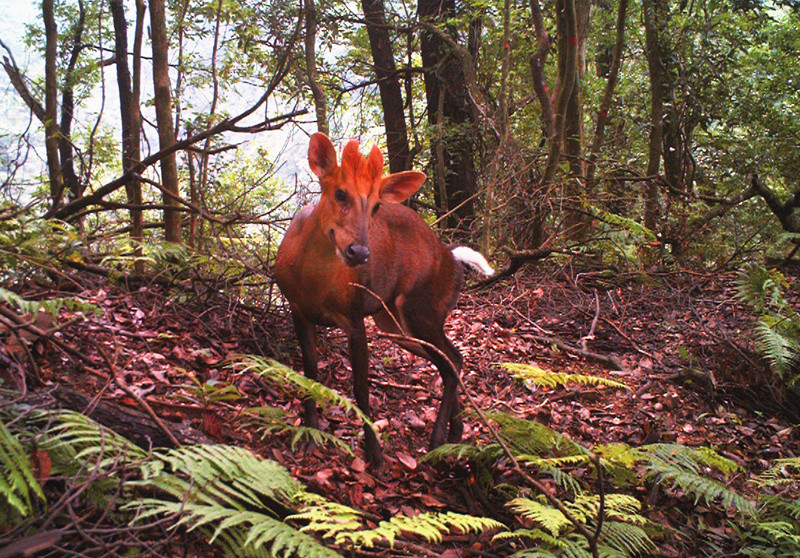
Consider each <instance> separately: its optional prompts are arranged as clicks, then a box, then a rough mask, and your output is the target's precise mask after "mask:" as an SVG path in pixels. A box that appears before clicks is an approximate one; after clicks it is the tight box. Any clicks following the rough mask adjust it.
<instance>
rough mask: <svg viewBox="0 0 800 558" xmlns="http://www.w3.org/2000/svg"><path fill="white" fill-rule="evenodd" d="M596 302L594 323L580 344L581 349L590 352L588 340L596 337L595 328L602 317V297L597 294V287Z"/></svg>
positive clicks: (595, 290) (595, 291)
mask: <svg viewBox="0 0 800 558" xmlns="http://www.w3.org/2000/svg"><path fill="white" fill-rule="evenodd" d="M594 304H595V312H594V319H592V325H591V326H590V327H589V333H587V334H586V335H584V336H583V337H581V339H580V344H581V349H583V351H584V352H589V349H588V347H587V346H586V345H587V343H586V342H587V341H588V340H590V339H594V330H595V328H596V327H597V319H598V318H599V317H600V299H599V298H598V296H597V289H594Z"/></svg>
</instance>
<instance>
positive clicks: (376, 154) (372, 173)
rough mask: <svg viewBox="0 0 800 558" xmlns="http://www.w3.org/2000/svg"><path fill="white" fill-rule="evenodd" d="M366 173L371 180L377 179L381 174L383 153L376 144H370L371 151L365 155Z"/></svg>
mask: <svg viewBox="0 0 800 558" xmlns="http://www.w3.org/2000/svg"><path fill="white" fill-rule="evenodd" d="M367 174H368V175H369V179H370V181H372V182H375V181H376V180H378V179H379V178H380V177H381V175H382V174H383V153H381V150H380V149H379V148H378V146H377V145H373V146H372V151H370V152H369V157H367Z"/></svg>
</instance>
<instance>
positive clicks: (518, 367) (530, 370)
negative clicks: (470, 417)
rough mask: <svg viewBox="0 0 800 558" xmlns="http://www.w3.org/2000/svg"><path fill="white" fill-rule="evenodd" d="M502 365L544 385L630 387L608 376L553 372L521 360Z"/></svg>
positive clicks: (523, 377)
mask: <svg viewBox="0 0 800 558" xmlns="http://www.w3.org/2000/svg"><path fill="white" fill-rule="evenodd" d="M500 366H502V367H503V368H505V369H506V370H508V371H509V372H511V373H512V374H513V376H514V377H515V378H517V379H520V380H523V381H526V382H532V383H534V384H537V385H540V386H543V387H549V388H554V387H558V386H563V385H567V384H569V383H576V384H580V385H586V386H603V387H612V388H618V389H628V386H626V385H625V384H623V383H621V382H616V381H614V380H609V379H608V378H601V377H599V376H587V375H584V374H566V373H564V372H552V371H550V370H545V369H544V368H540V367H538V366H534V365H532V364H523V363H519V362H503V363H500Z"/></svg>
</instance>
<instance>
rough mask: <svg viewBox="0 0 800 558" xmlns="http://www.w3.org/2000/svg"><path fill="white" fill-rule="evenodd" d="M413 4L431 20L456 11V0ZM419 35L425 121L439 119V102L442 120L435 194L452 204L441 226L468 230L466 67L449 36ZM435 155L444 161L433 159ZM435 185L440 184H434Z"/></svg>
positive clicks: (470, 145)
mask: <svg viewBox="0 0 800 558" xmlns="http://www.w3.org/2000/svg"><path fill="white" fill-rule="evenodd" d="M417 9H418V12H419V17H420V20H421V21H422V22H423V23H430V24H433V25H437V24H440V23H441V22H442V21H444V20H446V19H448V18H451V17H454V16H455V15H456V5H455V0H420V1H419V3H418V5H417ZM420 39H421V51H422V64H423V66H424V67H425V73H424V79H425V97H426V100H427V106H428V122H429V123H430V124H431V126H432V127H435V126H436V125H437V122H439V118H440V115H439V107H440V106H441V112H442V114H441V116H442V118H443V122H444V126H443V128H444V133H443V135H442V136H440V137H437V138H435V139H434V140H433V145H432V146H431V158H432V159H433V161H432V163H433V166H434V168H436V167H437V166H438V167H439V168H444V170H445V173H444V182H445V184H444V191H445V192H446V193H447V200H441V199H437V203H438V204H439V206H440V207H448V208H452V209H450V213H449V215H448V217H447V218H446V219H445V226H446V227H448V228H453V229H458V230H460V231H461V232H462V233H466V232H467V231H469V228H470V224H471V222H472V221H473V219H474V216H475V206H474V203H473V198H474V195H475V192H476V189H477V174H476V171H475V161H474V150H475V145H474V140H473V135H472V134H473V132H474V130H473V124H474V118H473V116H472V112H471V111H470V106H469V99H468V97H467V84H466V79H465V76H464V70H463V68H462V66H461V62H460V61H459V59H458V57H457V56H456V55H455V54H454V53H452V52H451V48H450V47H449V45H448V44H447V42H446V41H445V40H444V39H443V38H441V37H438V36H437V35H436V33H434V32H431V31H428V30H423V31H422V32H421V33H420ZM437 144H439V145H437ZM440 154H441V155H440ZM439 157H441V159H442V161H438V160H437V159H438V158H439ZM437 174H438V173H437ZM438 191H439V188H436V189H435V190H434V192H438Z"/></svg>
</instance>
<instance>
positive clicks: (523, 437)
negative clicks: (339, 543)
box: [487, 411, 590, 457]
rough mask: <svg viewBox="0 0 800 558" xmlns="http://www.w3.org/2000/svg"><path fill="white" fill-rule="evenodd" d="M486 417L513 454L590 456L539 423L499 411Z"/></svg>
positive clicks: (586, 450)
mask: <svg viewBox="0 0 800 558" xmlns="http://www.w3.org/2000/svg"><path fill="white" fill-rule="evenodd" d="M487 417H488V418H490V419H491V420H493V421H494V422H496V423H497V424H498V425H499V426H500V432H499V434H500V436H502V438H503V440H504V441H505V442H506V443H507V444H508V445H509V446H510V447H511V449H512V451H514V453H515V454H520V455H523V454H529V455H542V456H546V457H552V456H568V455H589V454H590V452H589V450H588V449H586V448H584V447H583V446H581V445H580V444H578V443H577V442H575V441H573V440H571V439H570V438H568V437H566V436H564V435H563V434H560V433H558V432H556V431H555V430H553V429H552V428H548V427H546V426H545V425H543V424H541V423H539V422H536V421H532V420H525V419H521V418H518V417H515V416H513V415H510V414H508V413H503V412H500V411H493V412H491V413H487Z"/></svg>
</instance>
